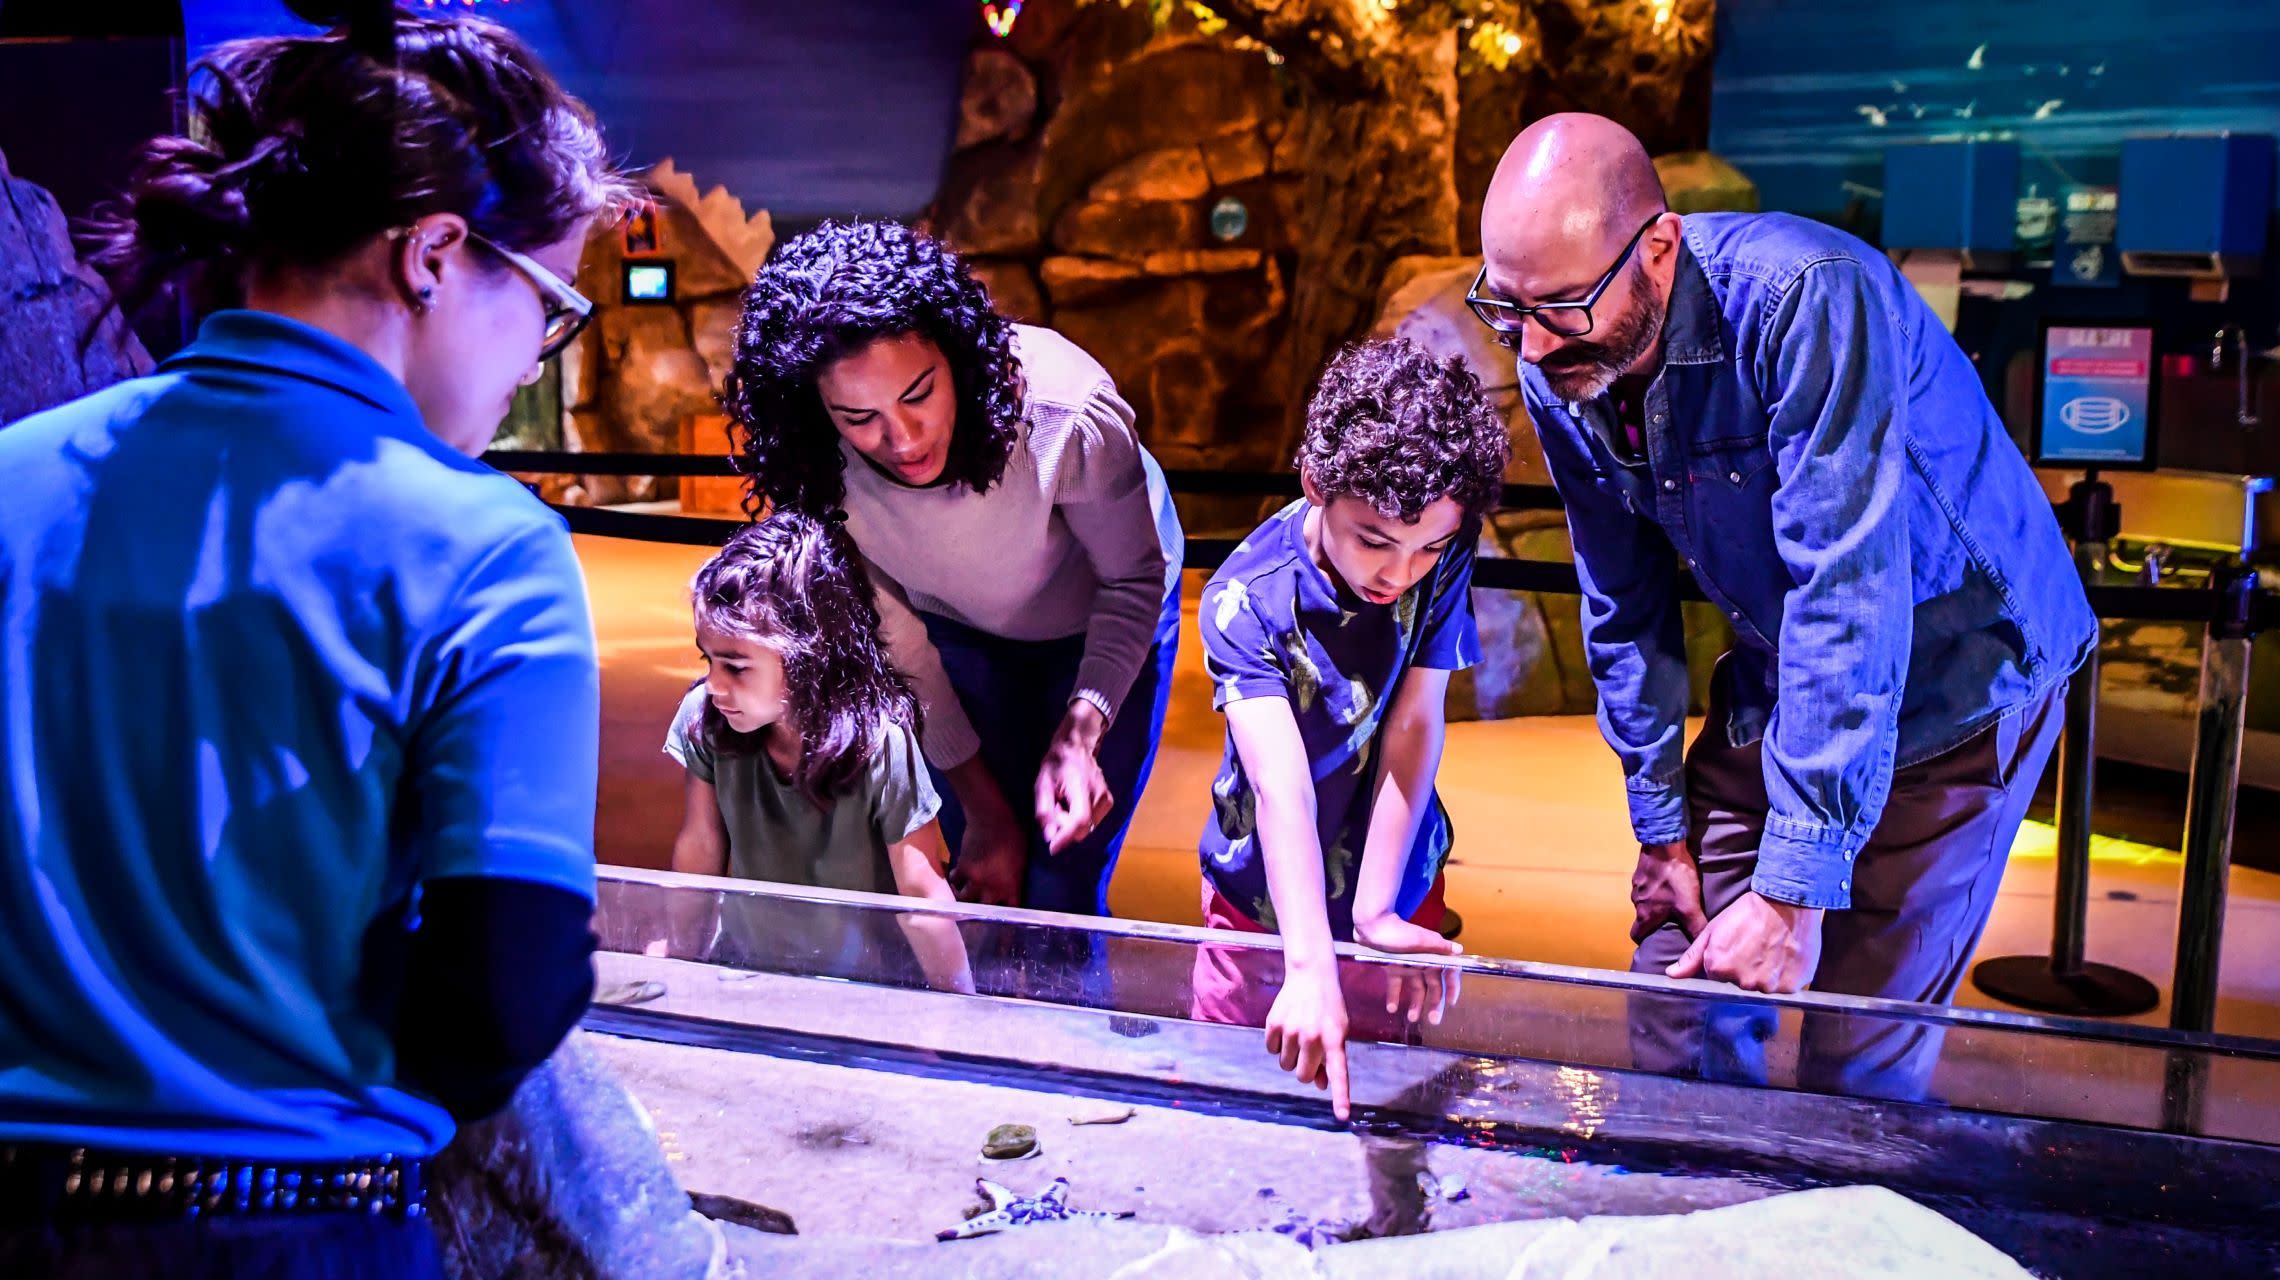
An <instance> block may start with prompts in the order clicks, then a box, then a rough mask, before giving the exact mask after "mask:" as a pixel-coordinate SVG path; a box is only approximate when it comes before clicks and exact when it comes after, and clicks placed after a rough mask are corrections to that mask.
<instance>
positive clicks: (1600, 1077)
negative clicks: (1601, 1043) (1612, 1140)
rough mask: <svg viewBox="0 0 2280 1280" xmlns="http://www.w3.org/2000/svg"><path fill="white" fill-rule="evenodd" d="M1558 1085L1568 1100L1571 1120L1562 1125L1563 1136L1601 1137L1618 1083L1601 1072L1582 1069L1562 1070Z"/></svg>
mask: <svg viewBox="0 0 2280 1280" xmlns="http://www.w3.org/2000/svg"><path fill="white" fill-rule="evenodd" d="M1552 1078H1553V1079H1554V1080H1555V1081H1556V1082H1557V1087H1558V1090H1559V1093H1560V1096H1561V1097H1563V1098H1565V1099H1567V1106H1568V1114H1567V1120H1566V1121H1565V1122H1563V1123H1562V1124H1561V1125H1560V1131H1561V1132H1562V1133H1568V1134H1573V1135H1574V1136H1576V1137H1578V1138H1586V1139H1588V1138H1593V1137H1597V1136H1598V1134H1599V1130H1600V1128H1601V1126H1603V1125H1605V1124H1606V1123H1607V1104H1608V1102H1610V1101H1611V1100H1612V1098H1611V1097H1610V1096H1609V1095H1612V1094H1613V1093H1614V1091H1615V1086H1614V1082H1613V1081H1611V1080H1609V1079H1608V1078H1607V1076H1606V1075H1605V1074H1603V1073H1601V1072H1598V1071H1586V1070H1584V1069H1583V1068H1581V1067H1561V1068H1560V1069H1559V1071H1558V1073H1557V1074H1556V1075H1554V1076H1553V1077H1552Z"/></svg>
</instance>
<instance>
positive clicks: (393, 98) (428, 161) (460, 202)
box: [89, 2, 635, 315]
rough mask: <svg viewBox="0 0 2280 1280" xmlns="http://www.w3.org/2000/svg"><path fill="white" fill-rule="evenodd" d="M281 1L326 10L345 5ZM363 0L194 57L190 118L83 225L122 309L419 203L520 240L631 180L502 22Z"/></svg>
mask: <svg viewBox="0 0 2280 1280" xmlns="http://www.w3.org/2000/svg"><path fill="white" fill-rule="evenodd" d="M294 8H295V10H296V12H299V13H301V14H302V15H303V16H304V17H310V18H312V19H315V20H319V21H322V20H324V19H326V18H329V17H337V16H338V11H339V10H342V9H345V8H347V6H344V5H340V4H334V5H332V6H330V7H329V10H328V8H327V6H324V5H321V4H313V3H308V2H304V3H300V4H296V5H295V6H294ZM362 10H369V11H370V12H369V13H365V12H363V11H362ZM362 10H360V11H359V16H358V21H357V22H356V23H355V25H354V26H353V27H340V28H337V29H335V30H333V31H331V32H329V33H327V34H325V35H313V36H277V37H267V38H262V39H254V40H234V41H231V42H229V43H227V44H224V45H220V46H218V47H217V48H216V49H215V50H214V51H213V52H212V53H211V54H209V55H208V56H207V57H205V58H204V59H202V60H201V61H200V62H199V63H198V64H197V66H196V67H194V68H193V69H192V72H191V81H190V103H189V106H190V113H191V129H190V136H189V137H162V138H156V139H153V140H152V141H151V142H150V143H149V144H148V145H147V146H146V147H145V149H144V152H143V157H142V162H141V165H140V166H139V168H138V169H137V171H136V173H135V175H134V177H133V179H132V180H131V181H130V183H129V184H128V187H127V190H126V193H125V194H124V196H123V197H122V198H121V199H120V200H118V201H117V202H115V203H113V204H111V205H110V206H108V207H107V208H106V209H105V210H103V211H102V212H101V213H100V214H99V215H98V216H97V218H96V219H95V220H94V222H93V224H92V226H91V228H90V236H89V239H90V241H91V242H92V247H93V252H92V254H91V260H92V261H93V262H94V264H95V265H96V267H97V268H98V269H99V270H101V271H102V272H103V274H104V275H105V276H106V277H108V278H109V280H110V282H111V285H112V290H113V293H114V296H116V297H117V298H118V300H119V304H120V306H121V308H122V309H124V310H125V311H126V312H127V313H128V314H129V315H133V314H135V313H136V312H138V311H139V310H140V309H141V308H143V307H144V306H145V305H147V304H148V303H150V302H151V301H152V300H153V299H154V298H156V297H157V296H158V295H160V294H162V293H167V292H179V293H180V294H181V295H182V296H184V297H186V298H187V299H188V300H189V301H190V303H191V305H192V306H193V308H195V309H196V310H198V311H201V312H202V311H206V310H211V309H212V308H214V307H218V306H229V305H234V304H236V303H238V302H239V301H241V300H242V298H243V293H244V286H245V283H246V281H247V279H248V276H249V274H257V273H262V272H267V271H270V270H274V269H277V268H282V267H318V266H324V265H326V264H329V263H331V262H334V261H336V260H338V259H339V258H340V257H341V256H343V255H344V254H346V253H347V252H349V251H350V250H351V249H353V248H355V247H356V246H357V245H358V244H361V243H363V242H364V241H365V240H367V239H368V238H370V237H371V236H374V235H376V234H379V233H381V232H383V231H387V230H389V229H391V228H396V227H403V226H408V225H410V224H411V223H412V222H414V221H416V220H418V219H419V218H421V217H424V216H426V215H428V214H433V213H456V214H459V215H460V216H462V217H464V218H466V219H467V222H468V225H469V226H471V227H473V228H474V230H475V231H476V232H477V233H478V234H480V235H483V236H485V237H488V238H489V239H491V240H493V241H496V242H497V243H499V244H503V245H506V246H507V247H509V248H513V249H523V250H528V249H535V248H539V247H542V246H544V245H548V244H552V243H554V242H555V241H558V240H560V239H562V238H563V237H564V236H565V235H568V234H570V232H571V231H572V230H573V229H575V228H576V227H577V226H578V224H579V223H581V222H583V221H585V220H586V219H588V218H592V217H596V216H598V215H610V214H614V213H616V212H618V211H620V210H622V209H623V208H625V207H626V206H628V205H629V204H630V203H631V202H632V200H633V199H634V198H635V191H634V189H633V188H632V187H631V186H630V185H629V184H628V183H627V182H626V180H625V179H624V178H622V177H621V176H619V174H618V173H617V172H616V170H615V169H614V168H613V167H612V166H611V164H610V162H609V157H608V155H607V153H606V152H605V151H604V150H603V145H602V138H601V134H600V132H599V131H598V130H597V128H596V127H595V124H594V118H593V115H592V114H591V113H590V112H588V111H587V110H586V108H585V106H584V105H583V104H581V103H580V102H579V101H578V100H577V99H575V98H573V97H571V96H570V95H569V94H567V93H565V92H563V90H562V87H561V86H560V85H559V84H557V83H555V80H554V77H553V76H552V75H551V74H549V73H548V72H547V70H546V68H545V67H544V66H543V65H542V64H541V63H540V62H539V60H538V58H537V57H536V56H535V55H534V54H532V53H531V51H530V49H529V48H528V47H526V46H525V45H524V44H523V42H522V41H521V40H519V39H517V38H516V37H515V36H514V35H513V34H512V33H510V32H509V31H507V29H506V28H504V27H501V26H499V25H497V24H496V23H492V22H486V21H483V20H482V19H479V18H427V17H417V16H413V15H410V14H402V13H393V12H391V11H390V10H389V9H387V8H386V7H385V6H384V5H380V4H370V3H368V4H365V5H364V6H362ZM383 54H384V55H385V56H383Z"/></svg>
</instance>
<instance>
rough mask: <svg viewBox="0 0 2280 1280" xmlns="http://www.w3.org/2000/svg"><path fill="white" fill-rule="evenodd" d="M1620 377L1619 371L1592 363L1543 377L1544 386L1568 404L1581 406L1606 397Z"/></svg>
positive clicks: (1621, 374) (1620, 372) (1621, 372)
mask: <svg viewBox="0 0 2280 1280" xmlns="http://www.w3.org/2000/svg"><path fill="white" fill-rule="evenodd" d="M1622 376H1623V371H1622V370H1621V369H1610V368H1608V367H1607V366H1606V365H1603V364H1598V363H1593V364H1590V365H1587V366H1585V367H1584V368H1581V369H1574V370H1562V371H1561V372H1559V373H1556V374H1552V373H1547V374H1545V375H1544V385H1545V386H1548V387H1550V388H1551V389H1552V391H1553V393H1554V394H1555V395H1557V396H1559V398H1560V399H1562V400H1565V401H1567V402H1568V403H1569V404H1582V403H1584V402H1585V401H1587V400H1597V399H1598V398H1599V397H1601V396H1603V395H1606V394H1607V389H1608V388H1609V387H1612V386H1614V385H1615V380H1616V379H1617V378H1620V377H1622Z"/></svg>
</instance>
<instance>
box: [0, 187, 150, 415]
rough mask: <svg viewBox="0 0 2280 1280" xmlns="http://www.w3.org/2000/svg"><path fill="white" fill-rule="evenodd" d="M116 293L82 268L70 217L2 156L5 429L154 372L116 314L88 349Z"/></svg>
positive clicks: (0, 325)
mask: <svg viewBox="0 0 2280 1280" xmlns="http://www.w3.org/2000/svg"><path fill="white" fill-rule="evenodd" d="M110 305H111V294H110V291H109V290H108V289H106V288H104V287H103V282H102V280H101V278H100V277H98V276H97V275H96V274H95V273H94V272H92V271H90V270H88V269H87V268H85V267H83V266H81V265H79V258H78V255H77V254H75V253H73V252H72V249H71V233H70V229H69V226H68V224H67V223H66V222H65V220H64V216H63V210H61V209H59V208H57V207H56V203H55V198H54V197H53V196H50V195H49V194H48V193H47V192H46V191H45V190H44V189H42V188H41V187H38V186H36V185H34V184H32V183H29V182H26V181H24V180H23V179H22V178H18V177H15V176H14V175H12V174H10V173H9V172H8V159H7V157H6V156H0V426H5V425H6V424H8V423H10V422H14V421H15V420H16V419H18V418H21V417H24V416H26V415H28V414H34V413H38V412H39V411H40V410H42V409H49V408H53V407H54V406H56V405H59V404H62V403H63V402H64V401H66V400H74V399H77V398H78V397H80V396H83V395H86V394H87V393H88V392H90V391H100V390H102V389H103V388H104V387H107V386H109V385H111V384H112V383H114V382H117V381H119V380H120V379H122V378H132V377H134V376H136V375H138V374H141V373H145V372H147V371H148V370H149V369H150V356H149V355H148V354H147V353H146V352H144V350H143V347H142V343H141V342H140V341H139V340H137V339H136V337H135V335H134V334H133V333H132V332H131V331H130V330H128V328H127V327H126V325H125V324H123V323H121V322H120V321H119V319H118V318H117V316H116V315H113V316H112V317H110V318H109V319H106V320H105V321H104V322H103V325H102V327H101V328H100V329H99V330H98V331H97V332H96V334H95V339H94V341H93V342H91V343H88V344H87V346H86V348H85V349H84V350H82V349H81V346H80V340H81V339H82V338H83V337H85V335H86V333H87V329H88V326H89V325H91V324H93V323H94V321H95V318H96V317H97V316H100V315H102V314H103V313H104V312H105V311H106V310H108V309H109V308H110Z"/></svg>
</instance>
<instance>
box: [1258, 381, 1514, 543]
mask: <svg viewBox="0 0 2280 1280" xmlns="http://www.w3.org/2000/svg"><path fill="white" fill-rule="evenodd" d="M1511 457H1512V440H1511V437H1510V436H1509V435H1508V434H1507V433H1506V429H1505V425H1504V417H1503V415H1502V414H1499V413H1498V412H1497V411H1496V407H1495V406H1494V405H1492V404H1490V403H1489V399H1488V393H1487V392H1485V391H1483V390H1482V389H1481V385H1480V379H1478V378H1476V377H1474V376H1473V373H1472V370H1470V369H1468V368H1466V367H1465V362H1464V358H1463V357H1461V356H1450V357H1449V358H1448V359H1446V360H1436V359H1434V358H1433V356H1432V354H1431V353H1430V352H1428V351H1426V350H1425V349H1424V348H1423V347H1420V346H1418V345H1417V344H1416V343H1414V342H1411V341H1410V340H1408V339H1407V338H1381V339H1377V340H1375V341H1371V342H1362V343H1357V344H1355V345H1353V346H1350V347H1347V348H1346V349H1345V350H1343V351H1341V352H1339V353H1338V354H1337V356H1336V357H1335V358H1333V359H1332V360H1331V361H1330V365H1329V367H1328V368H1326V369H1324V370H1323V371H1322V381H1321V382H1320V383H1319V384H1317V385H1316V386H1315V388H1314V398H1313V399H1312V400H1310V401H1308V402H1307V405H1306V439H1305V442H1304V443H1302V444H1301V445H1300V446H1299V449H1298V466H1299V469H1300V470H1301V471H1304V472H1305V473H1306V474H1307V476H1308V477H1310V478H1311V479H1312V480H1313V481H1314V487H1315V488H1316V489H1317V490H1319V491H1320V492H1321V493H1322V495H1323V496H1324V497H1326V498H1328V497H1340V496H1347V497H1355V498H1360V499H1361V500H1362V501H1364V502H1367V503H1369V504H1370V506H1371V508H1372V509H1374V510H1375V511H1376V512H1377V513H1378V514H1379V515H1381V516H1384V517H1386V518H1388V519H1399V520H1402V521H1404V522H1414V521H1415V520H1416V519H1417V518H1418V516H1420V515H1422V514H1423V513H1424V511H1425V508H1427V507H1429V506H1431V505H1433V504H1434V503H1435V502H1437V501H1439V500H1440V499H1442V498H1454V499H1456V502H1457V505H1458V506H1459V507H1461V508H1463V509H1464V513H1465V518H1466V519H1468V520H1470V519H1474V518H1477V517H1479V516H1480V515H1482V514H1484V513H1485V512H1487V511H1488V509H1489V508H1490V507H1491V506H1494V505H1495V503H1496V500H1497V497H1498V495H1499V494H1500V493H1501V492H1502V486H1503V481H1504V467H1505V464H1506V463H1507V462H1509V461H1510V460H1511Z"/></svg>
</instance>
